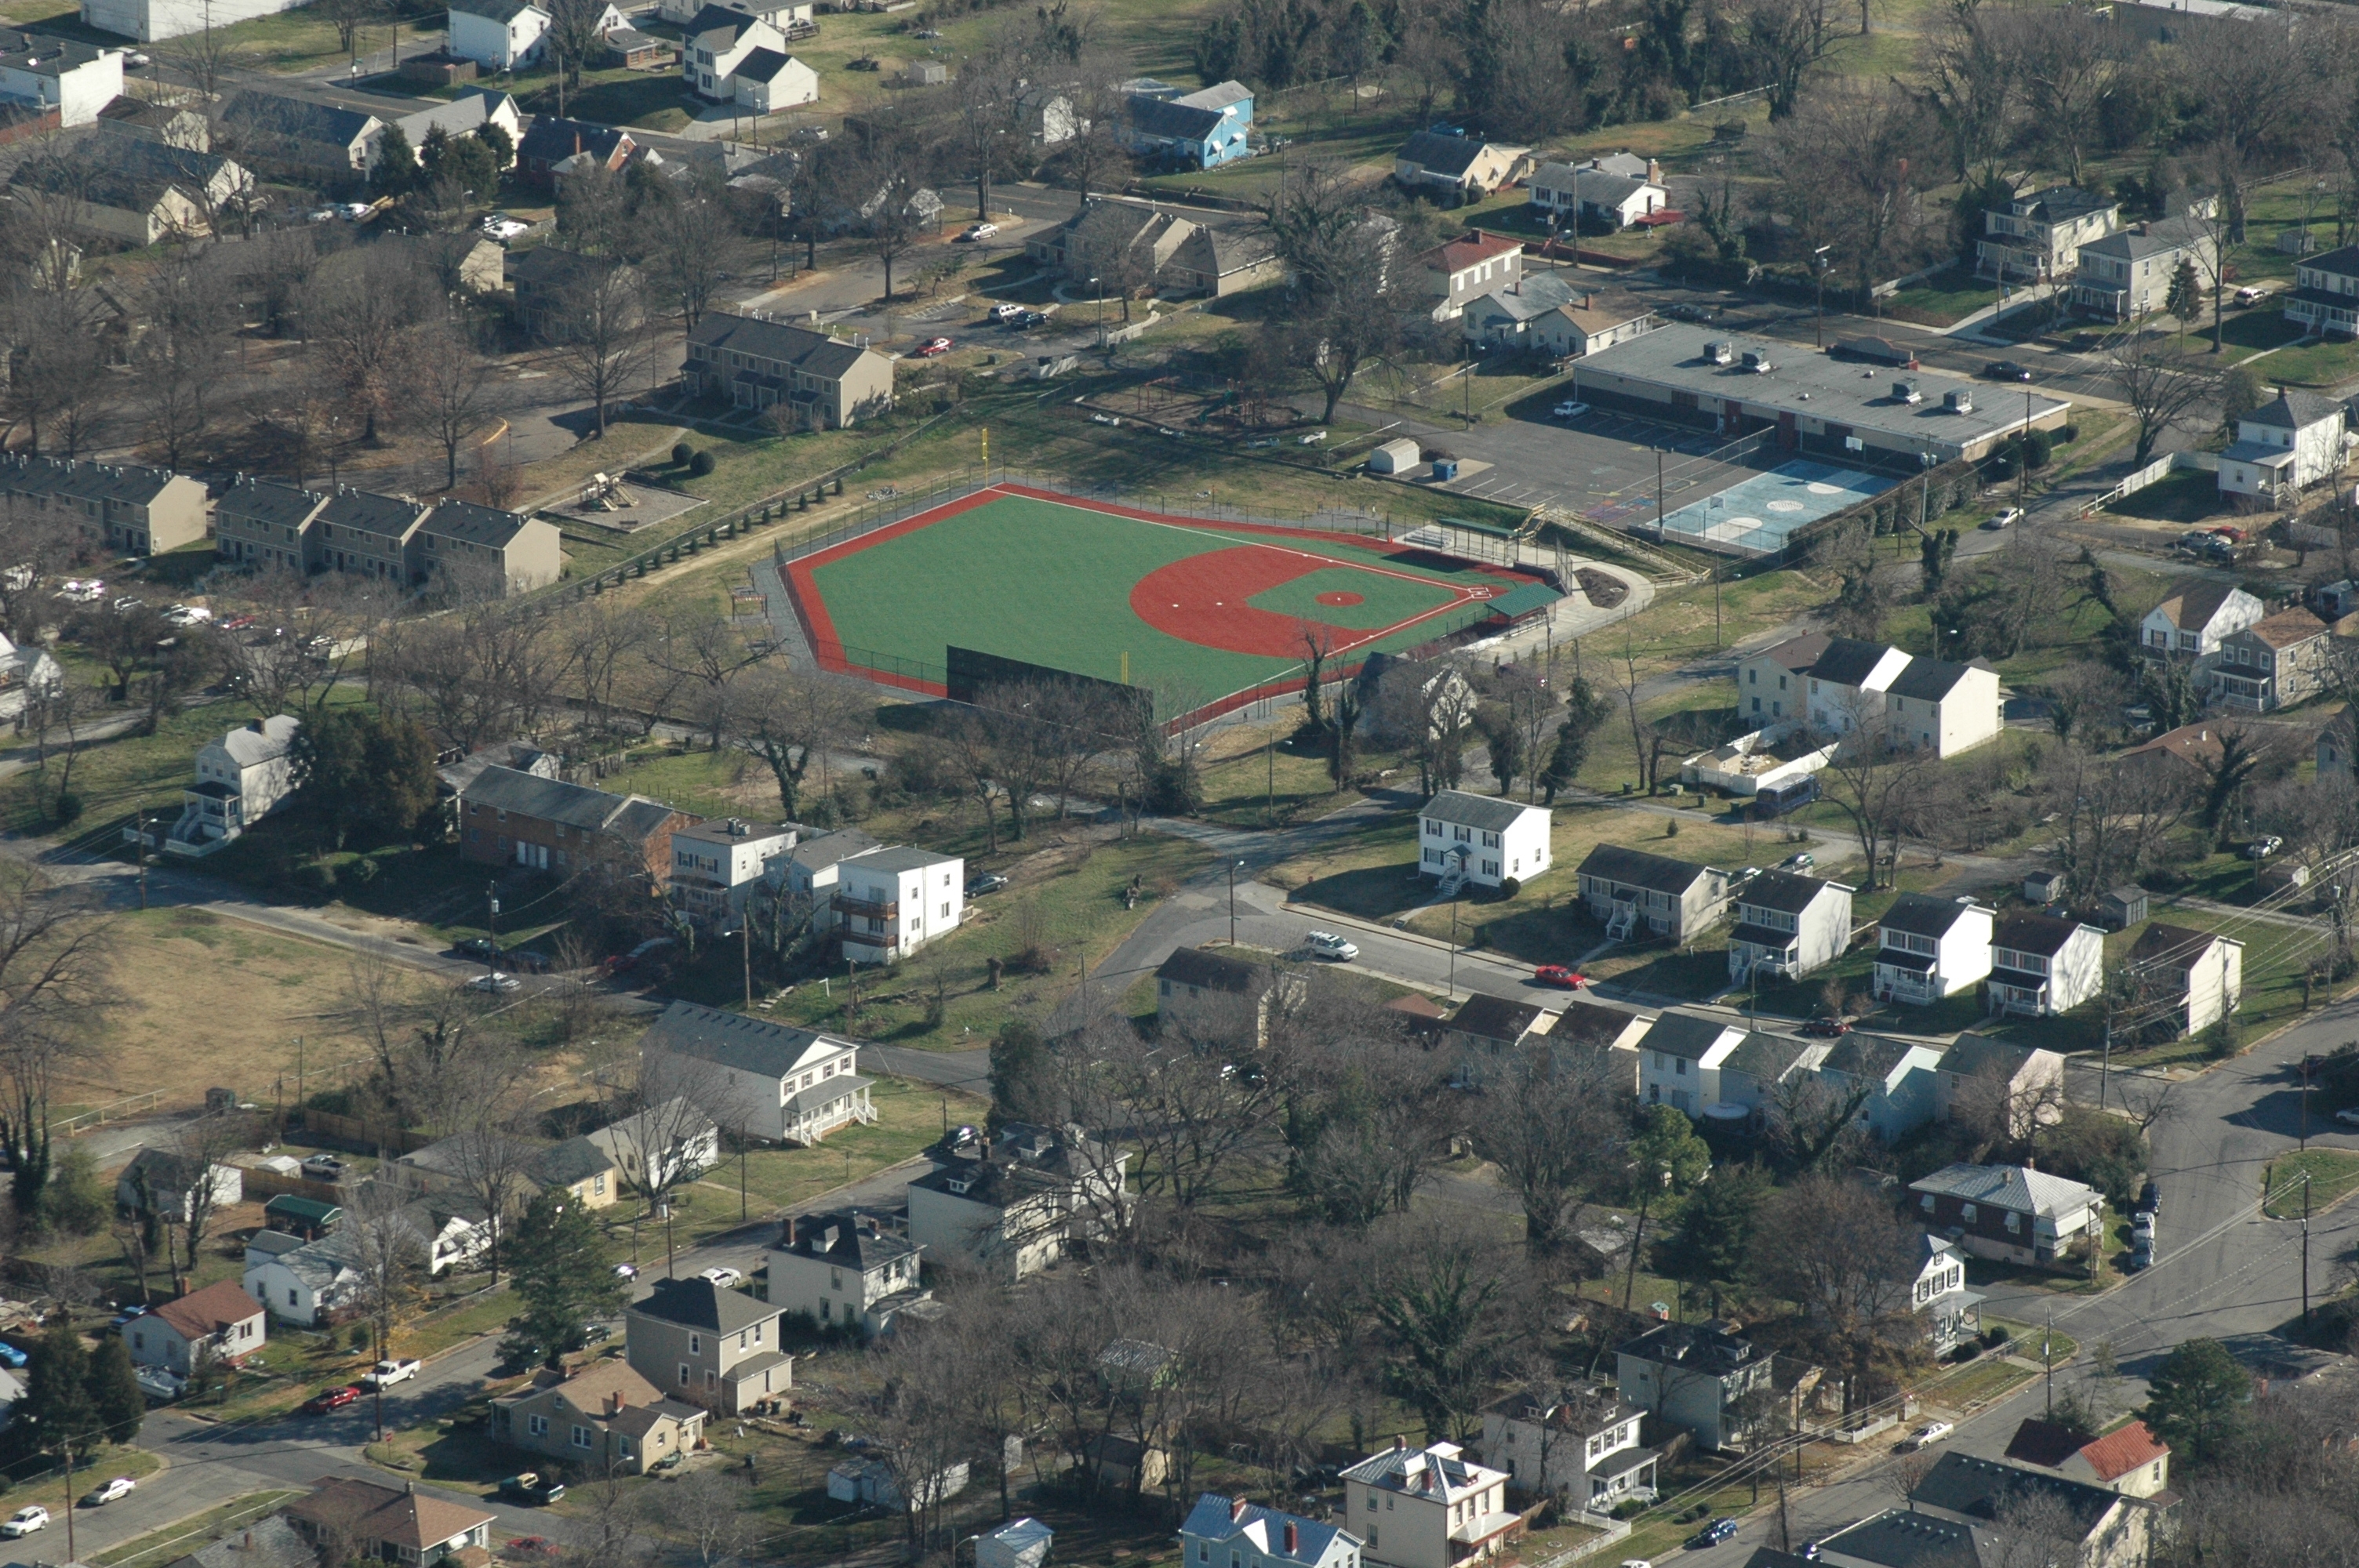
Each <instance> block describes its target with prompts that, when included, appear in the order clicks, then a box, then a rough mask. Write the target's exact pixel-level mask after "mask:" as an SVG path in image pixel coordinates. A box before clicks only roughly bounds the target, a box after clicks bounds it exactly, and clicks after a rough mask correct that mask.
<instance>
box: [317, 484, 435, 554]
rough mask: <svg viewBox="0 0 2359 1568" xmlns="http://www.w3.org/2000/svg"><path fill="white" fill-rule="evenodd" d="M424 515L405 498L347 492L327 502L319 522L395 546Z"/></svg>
mask: <svg viewBox="0 0 2359 1568" xmlns="http://www.w3.org/2000/svg"><path fill="white" fill-rule="evenodd" d="M427 511H428V507H427V505H426V503H424V502H422V501H415V500H411V499H409V498H408V497H406V496H399V495H379V494H377V493H376V492H375V491H368V490H350V489H346V490H340V491H338V492H336V493H335V494H334V495H332V496H331V497H329V498H328V504H327V505H326V506H325V507H323V508H321V512H320V521H321V523H323V524H328V525H330V526H332V527H336V528H345V529H349V530H351V531H352V532H353V533H355V534H359V535H363V536H364V537H369V538H374V539H377V540H380V541H382V542H384V543H385V544H386V545H397V544H399V543H400V542H402V541H403V540H405V539H407V538H408V537H409V532H410V530H411V529H413V528H415V527H417V526H418V523H419V519H420V518H422V517H424V516H425V515H426V514H427Z"/></svg>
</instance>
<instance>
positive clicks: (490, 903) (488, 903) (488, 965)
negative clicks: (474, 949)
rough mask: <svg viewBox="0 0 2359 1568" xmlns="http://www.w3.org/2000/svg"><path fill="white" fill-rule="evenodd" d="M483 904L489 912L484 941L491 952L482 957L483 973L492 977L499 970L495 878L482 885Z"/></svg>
mask: <svg viewBox="0 0 2359 1568" xmlns="http://www.w3.org/2000/svg"><path fill="white" fill-rule="evenodd" d="M484 905H485V907H486V908H488V909H489V910H490V911H491V913H490V914H489V916H488V917H487V921H486V924H485V925H484V930H485V932H486V933H488V935H486V937H485V938H484V939H485V940H486V941H488V942H490V943H491V945H492V950H491V951H490V952H488V953H486V954H484V973H485V974H486V975H494V974H497V973H498V972H499V968H500V884H499V880H498V879H497V878H494V879H493V880H492V881H489V882H486V883H485V884H484Z"/></svg>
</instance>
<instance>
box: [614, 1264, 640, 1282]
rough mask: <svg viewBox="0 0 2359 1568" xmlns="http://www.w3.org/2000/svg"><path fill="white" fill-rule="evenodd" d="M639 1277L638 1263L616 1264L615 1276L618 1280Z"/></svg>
mask: <svg viewBox="0 0 2359 1568" xmlns="http://www.w3.org/2000/svg"><path fill="white" fill-rule="evenodd" d="M638 1277H639V1266H638V1265H637V1264H636V1263H617V1264H615V1265H614V1278H616V1279H618V1280H636V1279H637V1278H638Z"/></svg>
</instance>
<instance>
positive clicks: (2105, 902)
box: [2097, 882, 2146, 931]
mask: <svg viewBox="0 0 2359 1568" xmlns="http://www.w3.org/2000/svg"><path fill="white" fill-rule="evenodd" d="M2145 918H2146V889H2144V888H2142V887H2139V886H2138V885H2137V884H2136V883H2135V882H2125V883H2123V884H2122V885H2121V886H2120V887H2117V888H2108V889H2107V890H2105V892H2104V896H2103V897H2101V898H2099V899H2098V900H2097V924H2098V925H2102V926H2104V928H2105V929H2106V930H2108V931H2127V930H2128V929H2129V928H2130V927H2131V926H2133V925H2136V924H2137V923H2138V922H2139V921H2141V920H2144V919H2145Z"/></svg>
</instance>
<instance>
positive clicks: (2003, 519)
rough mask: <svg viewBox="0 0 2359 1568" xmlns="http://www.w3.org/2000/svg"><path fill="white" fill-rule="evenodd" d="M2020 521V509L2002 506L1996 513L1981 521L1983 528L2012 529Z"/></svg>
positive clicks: (2021, 518) (2021, 514)
mask: <svg viewBox="0 0 2359 1568" xmlns="http://www.w3.org/2000/svg"><path fill="white" fill-rule="evenodd" d="M2022 521H2023V508H2022V507H2020V506H2002V507H2000V508H1999V509H1998V510H1997V511H1996V512H1994V513H1992V514H1990V515H1989V516H1988V517H1985V518H1984V519H1983V526H1984V527H1985V528H2012V527H2014V526H2015V525H2016V524H2018V523H2020V522H2022Z"/></svg>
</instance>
